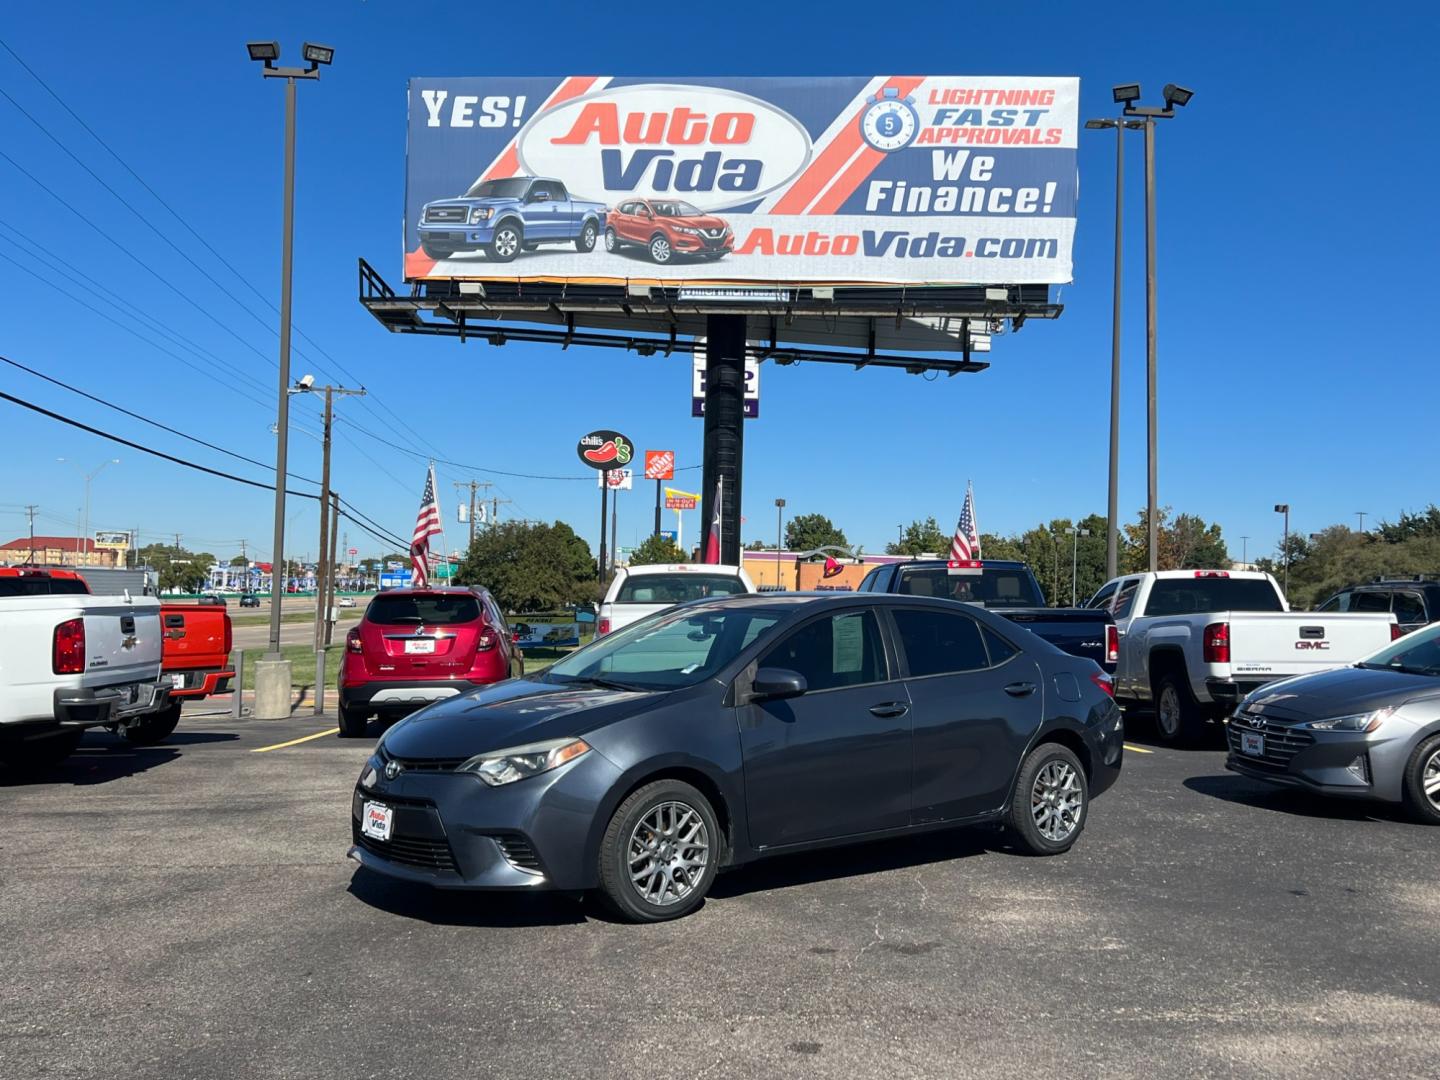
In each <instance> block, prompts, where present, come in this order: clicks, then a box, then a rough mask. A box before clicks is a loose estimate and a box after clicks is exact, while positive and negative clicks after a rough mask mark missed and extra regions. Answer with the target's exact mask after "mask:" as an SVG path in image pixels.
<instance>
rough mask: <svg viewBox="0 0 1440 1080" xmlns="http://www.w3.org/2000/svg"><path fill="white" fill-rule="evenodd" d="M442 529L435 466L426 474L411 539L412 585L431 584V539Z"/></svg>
mask: <svg viewBox="0 0 1440 1080" xmlns="http://www.w3.org/2000/svg"><path fill="white" fill-rule="evenodd" d="M442 532H444V530H443V529H442V528H440V506H439V504H438V503H436V502H435V466H434V465H431V466H430V471H429V472H427V473H426V474H425V494H424V495H422V496H420V513H418V514H416V515H415V534H414V535H413V536H411V537H410V566H411V568H412V572H411V574H410V584H411V586H412V587H413V588H417V589H423V588H425V586H426V585H428V584H430V537H432V536H436V535H438V534H440V533H442Z"/></svg>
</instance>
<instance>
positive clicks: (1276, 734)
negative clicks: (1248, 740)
mask: <svg viewBox="0 0 1440 1080" xmlns="http://www.w3.org/2000/svg"><path fill="white" fill-rule="evenodd" d="M1246 731H1249V732H1254V733H1255V734H1257V735H1263V736H1264V737H1265V754H1264V756H1262V757H1256V756H1254V755H1253V754H1242V753H1241V752H1240V734H1241V732H1246ZM1226 738H1227V739H1228V740H1229V743H1230V753H1231V754H1233V755H1234V756H1235V760H1236V761H1241V762H1245V763H1246V764H1248V765H1252V766H1254V767H1255V768H1257V769H1265V770H1268V771H1270V772H1284V771H1285V770H1286V769H1287V768H1288V767H1289V765H1290V759H1291V758H1293V757H1294V756H1295V755H1296V754H1298V753H1299V752H1300V751H1301V750H1303V749H1305V747H1307V746H1310V745H1312V744H1313V743H1314V742H1315V736H1313V735H1311V734H1310V733H1309V732H1308V731H1298V730H1296V729H1295V728H1293V727H1280V726H1277V725H1276V724H1274V723H1270V722H1267V723H1266V724H1265V725H1264V726H1263V727H1261V726H1260V725H1259V724H1256V723H1254V722H1253V721H1252V720H1251V719H1250V718H1249V717H1247V716H1245V715H1243V714H1237V715H1235V716H1233V717H1231V718H1230V723H1229V725H1228V730H1227V732H1226Z"/></svg>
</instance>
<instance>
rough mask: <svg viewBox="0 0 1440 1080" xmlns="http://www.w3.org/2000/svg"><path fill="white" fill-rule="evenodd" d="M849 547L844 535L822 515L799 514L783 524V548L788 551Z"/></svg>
mask: <svg viewBox="0 0 1440 1080" xmlns="http://www.w3.org/2000/svg"><path fill="white" fill-rule="evenodd" d="M849 546H850V544H849V542H848V541H846V539H845V534H844V533H843V532H842V531H841V530H839V529H837V528H836V527H835V523H834V522H832V521H831V520H830V519H829V518H828V517H826V516H825V515H824V514H800V515H799V516H797V517H793V518H791V519H790V520H789V521H788V522H786V523H785V547H786V549H787V550H789V551H813V550H815V549H816V548H820V547H843V548H848V547H849Z"/></svg>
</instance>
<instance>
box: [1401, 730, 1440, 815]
mask: <svg viewBox="0 0 1440 1080" xmlns="http://www.w3.org/2000/svg"><path fill="white" fill-rule="evenodd" d="M1403 791H1404V798H1405V808H1406V809H1407V810H1408V811H1409V812H1410V816H1411V817H1413V818H1414V819H1415V820H1416V821H1419V822H1421V823H1422V824H1425V825H1440V735H1432V736H1430V738H1428V739H1426V740H1425V741H1424V742H1422V743H1421V744H1420V745H1419V746H1417V747H1416V748H1415V752H1414V753H1413V754H1411V755H1410V761H1409V762H1408V763H1407V764H1406V766H1405V779H1404V784H1403Z"/></svg>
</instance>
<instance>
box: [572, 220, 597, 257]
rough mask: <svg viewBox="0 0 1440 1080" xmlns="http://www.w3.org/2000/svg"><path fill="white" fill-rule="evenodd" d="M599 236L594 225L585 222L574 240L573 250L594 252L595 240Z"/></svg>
mask: <svg viewBox="0 0 1440 1080" xmlns="http://www.w3.org/2000/svg"><path fill="white" fill-rule="evenodd" d="M599 235H600V234H599V232H597V231H596V228H595V223H594V222H593V221H587V222H586V223H585V227H584V228H583V229H581V230H580V235H579V236H577V237H576V238H575V250H576V251H579V252H589V251H594V250H595V240H596V238H597V237H598V236H599Z"/></svg>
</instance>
